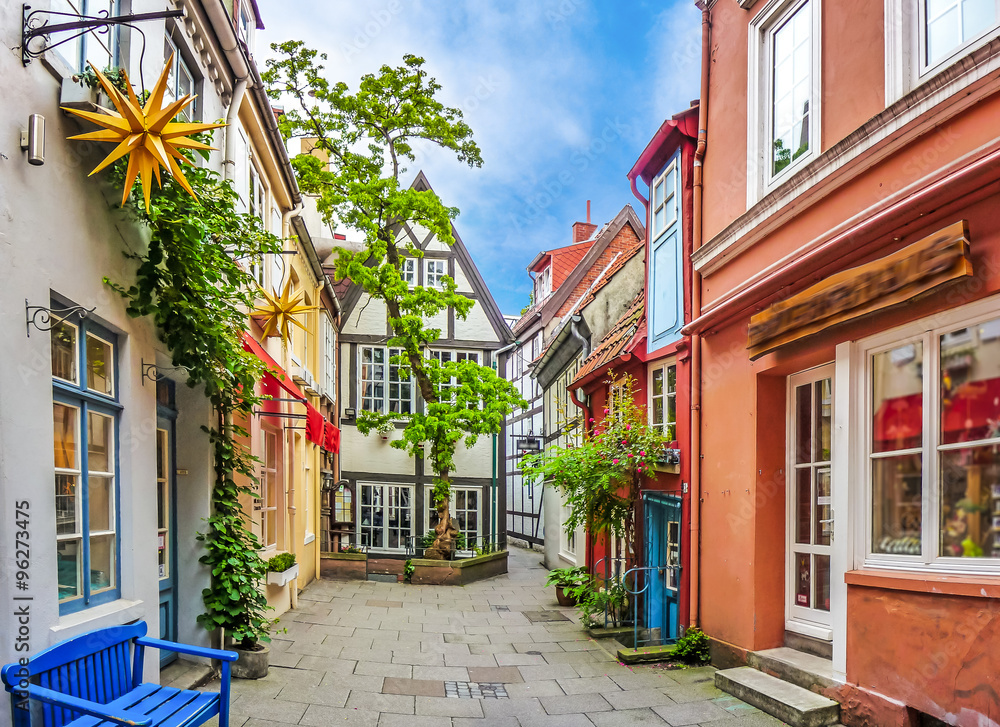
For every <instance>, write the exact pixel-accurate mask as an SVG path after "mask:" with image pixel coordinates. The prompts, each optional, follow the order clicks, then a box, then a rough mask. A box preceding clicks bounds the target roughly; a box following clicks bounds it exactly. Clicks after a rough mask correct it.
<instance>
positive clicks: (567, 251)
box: [528, 237, 596, 292]
mask: <svg viewBox="0 0 1000 727" xmlns="http://www.w3.org/2000/svg"><path fill="white" fill-rule="evenodd" d="M595 239H596V237H592V238H591V239H589V240H584V241H583V242H577V243H575V244H573V245H567V246H566V247H557V248H555V249H553V250H545V251H544V252H540V253H538V255H536V256H535V259H534V260H532V261H531V264H530V265H528V270H529V271H531V272H541V271H542V270H544V269H545V267H546V265H549V266H551V269H552V290H553V292H554V291H555V290H556V288H558V287H559V286H560V285H562V283H563V281H564V280H566V278H567V277H569V274H570V273H571V272H573V268H575V267H576V265H577V263H579V262H580V261H581V260H582V259H583V256H584V255H586V254H587V251H588V250H590V248H591V246H593V244H594V240H595Z"/></svg>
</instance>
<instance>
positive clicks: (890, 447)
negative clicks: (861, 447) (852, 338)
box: [872, 342, 923, 452]
mask: <svg viewBox="0 0 1000 727" xmlns="http://www.w3.org/2000/svg"><path fill="white" fill-rule="evenodd" d="M872 372H873V373H872V377H873V378H872V411H873V412H874V416H873V422H872V438H873V441H872V451H873V452H892V451H895V450H899V449H912V448H914V447H919V446H920V445H921V443H922V436H923V344H922V343H920V342H915V343H910V344H907V345H905V346H900V347H899V348H895V349H893V350H891V351H884V352H883V353H879V354H876V355H875V356H873V357H872Z"/></svg>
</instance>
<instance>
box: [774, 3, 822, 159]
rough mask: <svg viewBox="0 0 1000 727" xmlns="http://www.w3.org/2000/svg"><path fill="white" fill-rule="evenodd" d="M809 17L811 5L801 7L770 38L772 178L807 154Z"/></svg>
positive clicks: (809, 88) (809, 70) (809, 65)
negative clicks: (794, 160)
mask: <svg viewBox="0 0 1000 727" xmlns="http://www.w3.org/2000/svg"><path fill="white" fill-rule="evenodd" d="M811 14H812V11H811V8H810V3H808V2H807V3H804V4H803V5H802V6H801V7H800V8H799V9H798V10H797V11H796V12H795V13H794V14H793V15H792V16H791V17H789V18H788V19H787V20H786V21H785V22H784V24H782V25H781V26H780V27H779V28H777V29H776V30H775V31H774V34H773V37H772V43H771V66H772V76H771V84H772V89H771V94H772V95H771V144H772V168H771V173H772V174H777V173H778V172H780V171H781V170H782V169H784V168H785V167H787V166H788V165H789V164H791V162H792V160H793V159H797V158H798V157H800V156H801V155H802V154H805V153H806V152H807V151H808V150H809V123H808V118H809V100H810V95H811V87H812V28H811Z"/></svg>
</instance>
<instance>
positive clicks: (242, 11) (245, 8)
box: [236, 0, 256, 50]
mask: <svg viewBox="0 0 1000 727" xmlns="http://www.w3.org/2000/svg"><path fill="white" fill-rule="evenodd" d="M255 27H256V23H254V19H253V10H252V9H251V8H250V0H241V1H240V2H239V4H238V9H237V16H236V29H237V31H238V32H239V34H240V40H242V41H243V42H244V43H246V44H247V48H249V49H250V50H253V43H252V40H253V31H254V28H255Z"/></svg>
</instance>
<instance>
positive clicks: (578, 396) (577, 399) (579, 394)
mask: <svg viewBox="0 0 1000 727" xmlns="http://www.w3.org/2000/svg"><path fill="white" fill-rule="evenodd" d="M580 320H581V318H580V316H579V315H575V316H573V317H572V318H570V319H569V333H570V335H571V336H573V338H575V339H576V340H577V341H579V342H580V348H581V349H582V351H583V357H582V358H581V359H580V360H581V361H586V360H587V357H588V356H589V355H590V344H589V343H587V339H586V338H584V337H583V336H582V335H581V334H580V330H579V329H578V328H577V327H576V324H577V323H579V322H580ZM569 398H570V399H571V400H572V401H573V403H574V404H576V405H577V406H578V407H580V408H581V409H582V410H583V426H584V428H586V427H587V425H588V424H589V423H590V419H591V416H592V415H591V411H590V402H589V401H587V399H588V397H587V396H586V394H584V393H583V389H576V390H575V391H574V390H573V389H570V390H569ZM585 559H586V564H587V570H592V569H593V566H594V539H593V538H592V537H590V534H589V533H588V534H587V554H586V556H585Z"/></svg>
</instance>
